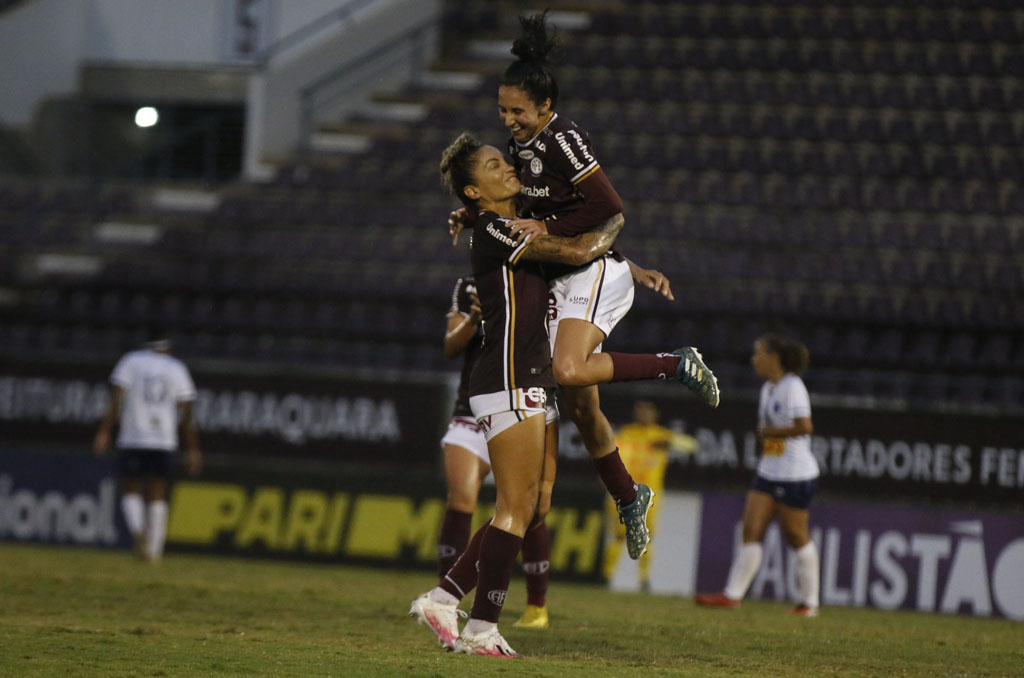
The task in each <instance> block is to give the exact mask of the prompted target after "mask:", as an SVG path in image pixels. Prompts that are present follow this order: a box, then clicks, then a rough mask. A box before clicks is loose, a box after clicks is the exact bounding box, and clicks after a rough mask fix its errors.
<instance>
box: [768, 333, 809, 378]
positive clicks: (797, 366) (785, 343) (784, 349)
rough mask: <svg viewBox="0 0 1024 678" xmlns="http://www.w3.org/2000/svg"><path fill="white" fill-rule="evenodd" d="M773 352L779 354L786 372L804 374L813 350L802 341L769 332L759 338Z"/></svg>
mask: <svg viewBox="0 0 1024 678" xmlns="http://www.w3.org/2000/svg"><path fill="white" fill-rule="evenodd" d="M759 341H760V342H761V343H763V344H764V347H765V348H766V349H768V351H770V352H771V353H775V354H778V356H779V364H781V365H782V369H783V370H785V371H786V372H792V373H793V374H797V375H799V374H803V373H804V372H805V371H806V370H807V366H808V365H809V364H810V362H811V352H810V351H809V350H808V349H807V347H806V346H804V345H803V344H802V343H800V342H799V341H797V340H795V339H790V338H788V337H784V336H782V335H780V334H775V333H769V334H766V335H764V336H762V337H761V338H760V340H759Z"/></svg>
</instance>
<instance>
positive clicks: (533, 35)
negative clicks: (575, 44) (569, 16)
mask: <svg viewBox="0 0 1024 678" xmlns="http://www.w3.org/2000/svg"><path fill="white" fill-rule="evenodd" d="M547 16H548V11H547V10H544V12H542V13H540V14H534V15H532V16H521V17H519V25H520V27H521V28H522V34H521V35H520V36H519V37H518V38H516V40H515V42H513V43H512V54H513V55H514V56H516V57H518V58H519V60H520V61H528V62H536V63H541V64H543V63H545V62H546V60H547V56H548V54H550V53H551V50H552V49H554V47H555V35H554V32H552V33H551V35H548V27H547Z"/></svg>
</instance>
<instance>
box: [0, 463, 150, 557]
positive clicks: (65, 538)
mask: <svg viewBox="0 0 1024 678" xmlns="http://www.w3.org/2000/svg"><path fill="white" fill-rule="evenodd" d="M119 506H120V502H119V501H118V486H117V470H116V468H115V465H114V462H113V461H109V460H101V459H96V458H94V457H92V456H85V455H72V454H60V453H45V452H34V453H31V454H28V453H24V452H9V451H5V450H0V540H4V539H7V540H14V541H30V542H41V543H49V544H79V545H88V546H105V547H126V546H128V545H129V544H130V543H131V539H130V538H129V536H128V529H127V527H125V525H124V521H123V519H122V517H121V510H120V508H119Z"/></svg>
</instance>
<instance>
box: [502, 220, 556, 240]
mask: <svg viewBox="0 0 1024 678" xmlns="http://www.w3.org/2000/svg"><path fill="white" fill-rule="evenodd" d="M508 227H509V230H510V234H511V235H512V237H513V238H515V240H516V244H517V245H518V244H521V243H523V242H524V241H527V242H528V241H529V239H530V238H533V237H534V236H538V235H547V234H548V225H547V224H545V223H544V222H543V221H538V220H537V219H513V220H512V221H510V222H508Z"/></svg>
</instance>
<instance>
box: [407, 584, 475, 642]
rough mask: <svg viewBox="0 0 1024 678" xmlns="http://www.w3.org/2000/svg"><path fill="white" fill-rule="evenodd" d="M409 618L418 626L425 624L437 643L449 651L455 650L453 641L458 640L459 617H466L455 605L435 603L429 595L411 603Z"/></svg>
mask: <svg viewBox="0 0 1024 678" xmlns="http://www.w3.org/2000/svg"><path fill="white" fill-rule="evenodd" d="M409 616H410V617H416V621H418V622H419V623H420V624H426V625H427V626H429V627H430V630H432V631H433V632H434V634H435V635H436V636H437V640H438V642H440V643H441V644H442V645H444V646H445V647H446V648H448V649H449V650H454V649H455V641H457V640H458V638H459V617H460V616H462V617H465V616H467V615H466V613H465V612H463V611H462V610H460V609H459V608H458V606H457V605H446V604H445V603H435V602H434V601H433V600H431V599H430V593H429V592H428V593H424V594H423V595H422V596H420V597H419V598H417V599H416V600H414V601H412V607H410V608H409Z"/></svg>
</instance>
